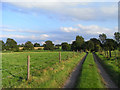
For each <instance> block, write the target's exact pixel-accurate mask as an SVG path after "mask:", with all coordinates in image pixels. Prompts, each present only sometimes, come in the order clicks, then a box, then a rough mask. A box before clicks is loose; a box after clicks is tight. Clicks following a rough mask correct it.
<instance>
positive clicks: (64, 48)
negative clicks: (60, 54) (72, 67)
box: [61, 42, 70, 51]
mask: <svg viewBox="0 0 120 90" xmlns="http://www.w3.org/2000/svg"><path fill="white" fill-rule="evenodd" d="M61 45H62V49H63V50H64V51H69V50H70V45H69V44H68V43H67V42H63V43H62V44H61Z"/></svg>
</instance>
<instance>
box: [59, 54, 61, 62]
mask: <svg viewBox="0 0 120 90" xmlns="http://www.w3.org/2000/svg"><path fill="white" fill-rule="evenodd" d="M60 62H61V52H59V63H60Z"/></svg>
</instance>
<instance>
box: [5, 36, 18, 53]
mask: <svg viewBox="0 0 120 90" xmlns="http://www.w3.org/2000/svg"><path fill="white" fill-rule="evenodd" d="M5 48H6V50H11V51H18V50H19V48H18V46H17V42H16V41H15V40H14V39H11V38H7V41H6V44H5Z"/></svg>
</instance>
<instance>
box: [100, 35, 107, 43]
mask: <svg viewBox="0 0 120 90" xmlns="http://www.w3.org/2000/svg"><path fill="white" fill-rule="evenodd" d="M106 38H107V36H106V34H104V33H103V34H100V35H99V39H100V41H101V43H102V44H104V43H105V41H106Z"/></svg>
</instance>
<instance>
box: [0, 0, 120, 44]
mask: <svg viewBox="0 0 120 90" xmlns="http://www.w3.org/2000/svg"><path fill="white" fill-rule="evenodd" d="M0 13H1V14H0V17H1V18H0V19H2V20H1V21H2V22H0V31H1V33H0V38H1V39H2V40H3V41H4V42H6V39H7V38H13V39H14V40H16V41H17V42H18V44H22V43H25V42H27V41H31V42H32V43H35V42H37V43H40V44H41V45H42V44H44V42H45V41H46V40H51V41H53V42H54V44H60V43H62V42H68V43H72V41H74V40H75V37H76V36H77V35H80V36H83V37H84V39H85V40H89V39H90V38H94V37H95V38H99V34H102V33H105V34H106V35H107V37H108V38H113V37H114V32H117V31H118V3H117V2H56V1H55V2H54V1H53V2H33V1H31V2H29V1H27V2H24V1H22V0H21V2H15V1H12V2H10V1H9V0H8V1H6V2H3V1H2V2H1V3H0Z"/></svg>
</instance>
